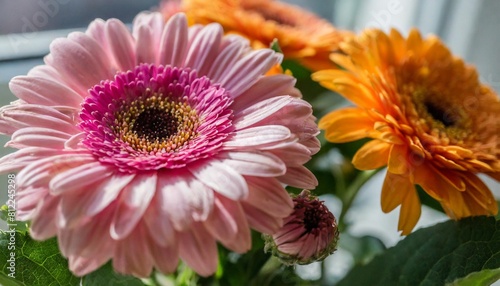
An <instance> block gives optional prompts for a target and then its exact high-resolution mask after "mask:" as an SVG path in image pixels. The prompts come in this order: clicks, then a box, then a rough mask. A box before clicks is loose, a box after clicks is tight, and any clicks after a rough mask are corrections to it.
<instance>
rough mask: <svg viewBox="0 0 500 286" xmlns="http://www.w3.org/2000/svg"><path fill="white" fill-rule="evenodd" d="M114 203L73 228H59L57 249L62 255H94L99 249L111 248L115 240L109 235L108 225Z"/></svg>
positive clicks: (113, 209) (114, 206)
mask: <svg viewBox="0 0 500 286" xmlns="http://www.w3.org/2000/svg"><path fill="white" fill-rule="evenodd" d="M115 208H116V204H113V205H110V206H109V207H107V208H106V209H105V210H103V211H102V212H101V213H99V214H98V215H97V216H95V217H93V218H89V219H87V220H85V222H84V223H82V224H81V225H79V226H78V227H75V228H60V229H59V234H58V240H59V249H60V250H61V253H62V254H63V255H64V256H67V257H68V256H69V257H71V256H85V257H90V256H93V255H96V252H98V251H99V250H100V249H102V248H104V246H107V247H106V248H110V249H113V247H114V245H115V242H114V241H113V240H112V239H111V237H110V236H109V227H110V224H111V220H112V218H113V212H114V211H115Z"/></svg>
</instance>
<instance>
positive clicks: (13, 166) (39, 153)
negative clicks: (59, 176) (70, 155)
mask: <svg viewBox="0 0 500 286" xmlns="http://www.w3.org/2000/svg"><path fill="white" fill-rule="evenodd" d="M59 153H60V151H59V150H55V149H50V148H40V147H26V148H23V149H21V150H18V151H16V152H14V153H10V154H7V155H5V156H3V157H2V158H0V173H8V172H13V171H17V170H19V169H21V168H23V167H25V166H26V165H28V164H30V163H32V162H35V161H37V160H39V159H42V158H45V157H49V156H54V155H57V154H59Z"/></svg>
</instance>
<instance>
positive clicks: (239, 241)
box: [205, 196, 252, 253]
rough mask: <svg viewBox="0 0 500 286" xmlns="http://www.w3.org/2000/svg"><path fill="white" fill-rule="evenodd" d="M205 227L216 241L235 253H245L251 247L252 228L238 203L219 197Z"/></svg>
mask: <svg viewBox="0 0 500 286" xmlns="http://www.w3.org/2000/svg"><path fill="white" fill-rule="evenodd" d="M205 227H206V228H207V230H208V232H210V234H211V235H212V236H213V237H215V239H217V240H219V241H220V242H221V243H222V244H224V246H226V247H227V248H229V249H231V250H233V251H236V252H239V253H244V252H246V251H248V250H249V249H250V247H251V244H252V240H251V236H250V228H249V226H248V222H247V219H246V217H245V213H244V212H243V209H242V207H241V206H240V204H239V203H238V202H235V201H232V200H230V199H227V198H225V197H223V196H218V197H217V198H216V200H215V208H214V210H213V212H212V214H211V215H210V218H209V219H208V220H207V221H206V222H205Z"/></svg>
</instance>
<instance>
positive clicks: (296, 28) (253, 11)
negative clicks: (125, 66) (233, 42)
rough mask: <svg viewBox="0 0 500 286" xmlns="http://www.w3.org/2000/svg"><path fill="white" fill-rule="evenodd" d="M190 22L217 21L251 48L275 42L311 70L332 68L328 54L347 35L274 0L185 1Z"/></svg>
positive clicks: (302, 11)
mask: <svg viewBox="0 0 500 286" xmlns="http://www.w3.org/2000/svg"><path fill="white" fill-rule="evenodd" d="M182 9H183V10H184V11H186V13H187V15H188V18H189V19H190V21H191V22H192V23H200V24H208V23H211V22H219V23H220V24H221V25H222V26H223V27H224V30H225V31H226V32H228V33H236V34H240V35H242V36H244V37H246V38H248V39H249V40H250V41H251V43H252V46H253V47H254V48H268V47H269V46H270V44H271V43H272V42H273V40H275V39H277V40H278V43H279V45H280V48H281V50H282V52H283V54H284V56H285V58H288V59H293V60H297V61H299V62H300V63H301V64H303V65H304V66H306V67H307V68H309V69H311V70H319V69H326V68H334V67H335V65H334V64H333V63H332V62H331V61H330V60H329V54H330V53H331V52H332V51H334V50H337V49H338V44H339V42H340V41H341V40H342V39H344V37H345V36H346V35H350V34H351V33H350V32H347V31H340V30H337V29H335V28H334V27H333V26H332V24H330V23H329V22H328V21H326V20H323V19H320V18H319V17H318V16H316V15H315V14H313V13H311V12H308V11H305V10H303V9H302V8H300V7H298V6H294V5H290V4H285V3H282V2H279V1H273V0H211V1H206V0H184V1H182Z"/></svg>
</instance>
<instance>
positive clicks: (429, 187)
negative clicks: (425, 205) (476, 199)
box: [413, 164, 458, 201]
mask: <svg viewBox="0 0 500 286" xmlns="http://www.w3.org/2000/svg"><path fill="white" fill-rule="evenodd" d="M413 177H414V179H413V180H414V182H415V184H417V185H420V186H421V187H422V188H423V189H424V191H425V192H426V193H428V194H429V195H430V196H431V197H433V198H434V199H435V200H437V201H442V200H448V197H449V195H448V193H449V191H450V189H451V187H450V186H449V185H448V184H446V182H445V181H443V180H442V179H441V177H440V176H436V170H435V168H434V167H432V165H431V164H422V165H420V166H418V167H416V168H415V169H414V170H413ZM457 191H458V190H457Z"/></svg>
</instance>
